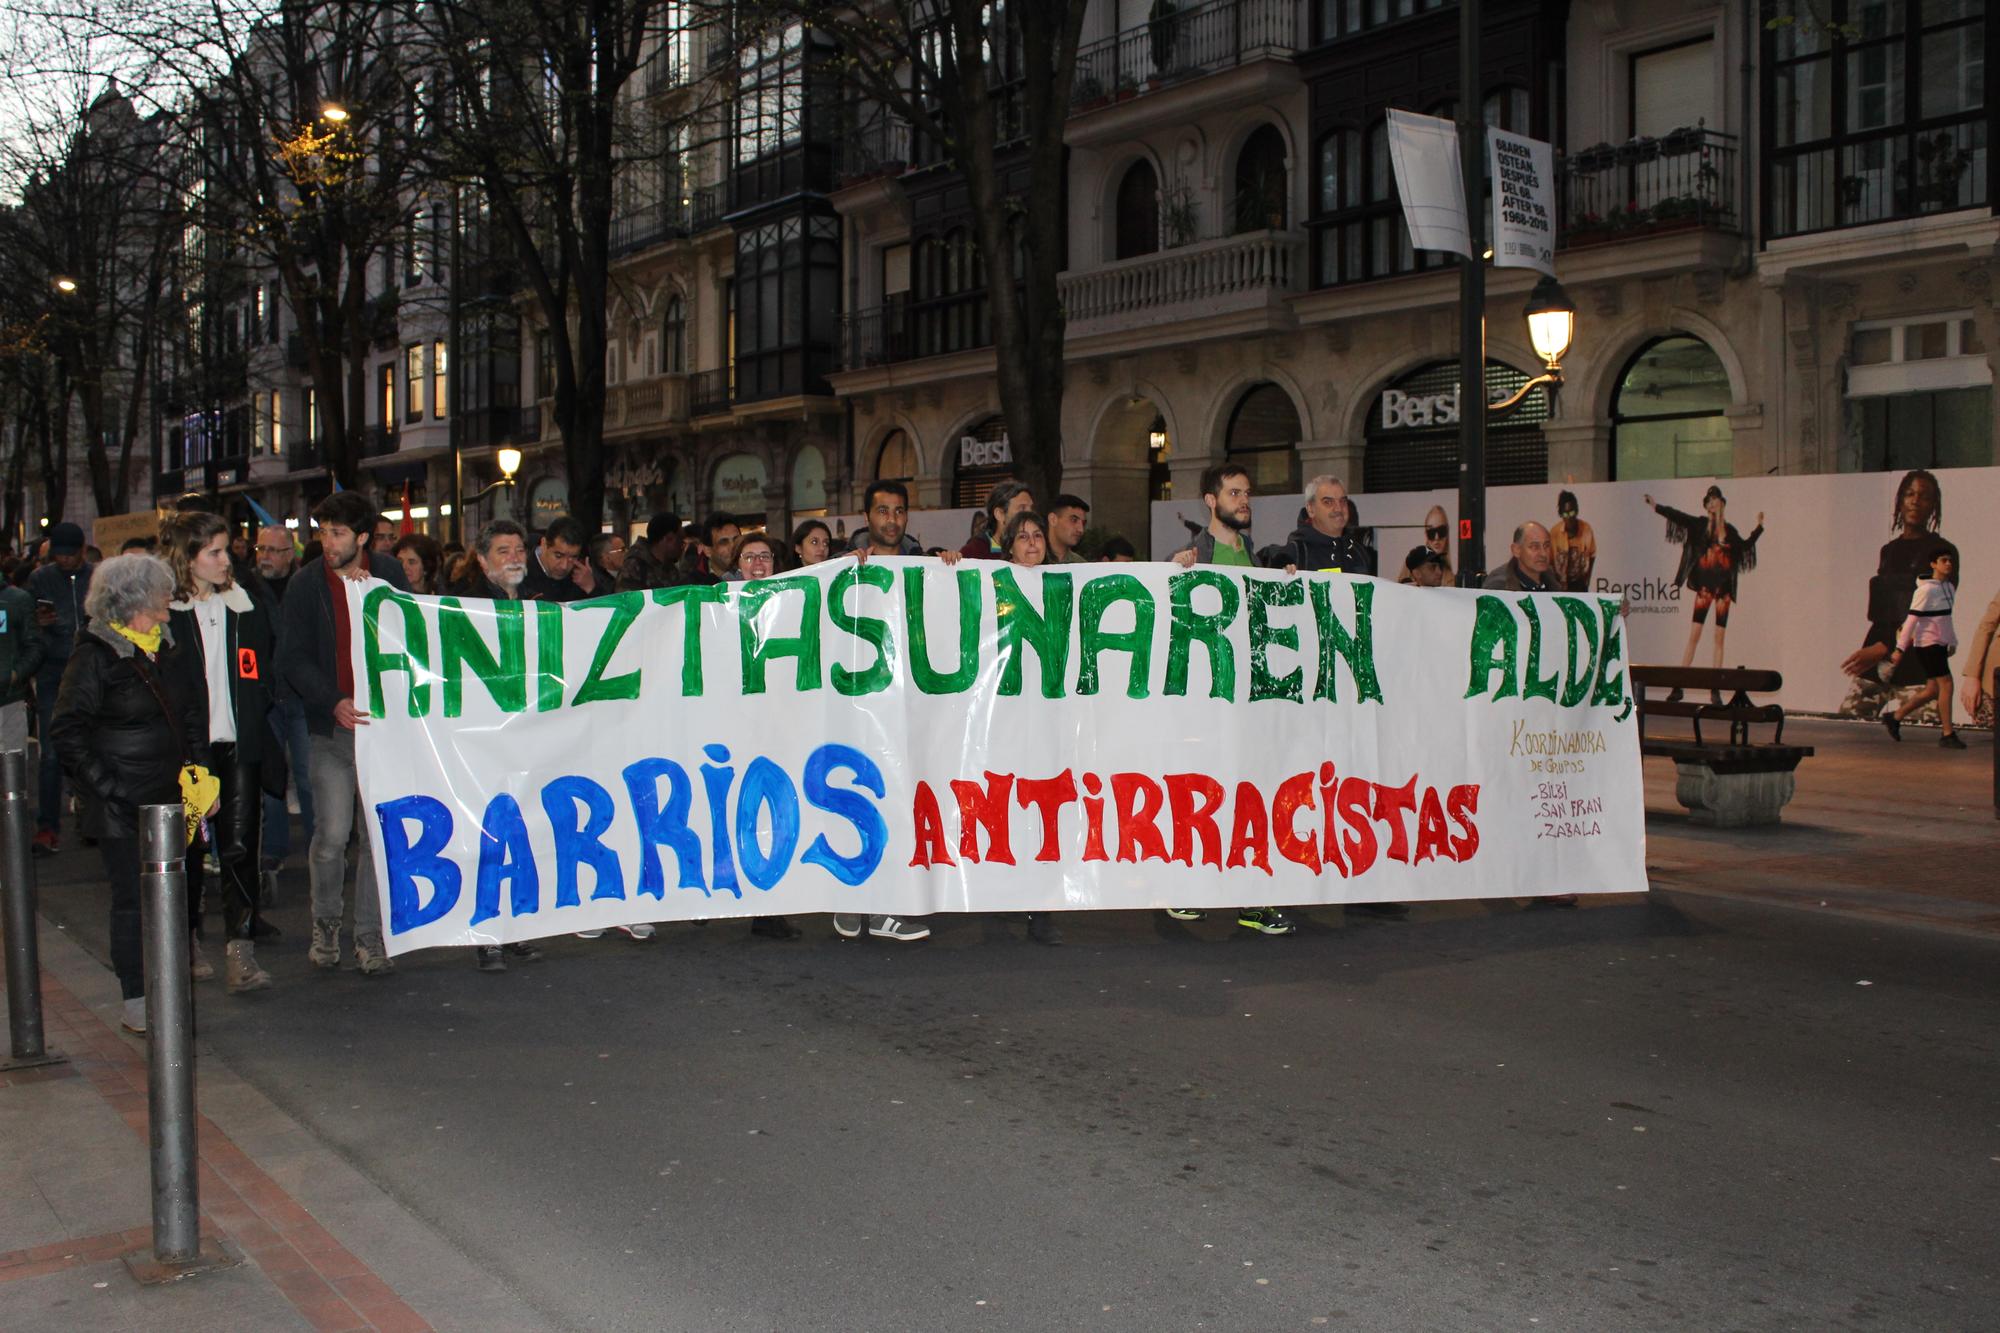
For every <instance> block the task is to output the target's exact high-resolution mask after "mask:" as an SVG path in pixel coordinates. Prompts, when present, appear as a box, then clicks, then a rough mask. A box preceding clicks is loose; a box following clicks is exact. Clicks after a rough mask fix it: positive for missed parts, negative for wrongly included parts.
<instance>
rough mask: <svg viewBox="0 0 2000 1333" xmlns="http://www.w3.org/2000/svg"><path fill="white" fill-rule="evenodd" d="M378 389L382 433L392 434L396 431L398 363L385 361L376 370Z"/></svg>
mask: <svg viewBox="0 0 2000 1333" xmlns="http://www.w3.org/2000/svg"><path fill="white" fill-rule="evenodd" d="M375 374H376V376H377V380H378V383H377V388H378V389H379V391H380V397H379V399H378V404H379V406H380V409H381V415H382V431H383V433H384V434H389V433H392V432H393V431H394V430H395V429H396V363H395V362H394V361H384V362H383V363H382V364H381V365H380V366H379V367H377V368H376V371H375Z"/></svg>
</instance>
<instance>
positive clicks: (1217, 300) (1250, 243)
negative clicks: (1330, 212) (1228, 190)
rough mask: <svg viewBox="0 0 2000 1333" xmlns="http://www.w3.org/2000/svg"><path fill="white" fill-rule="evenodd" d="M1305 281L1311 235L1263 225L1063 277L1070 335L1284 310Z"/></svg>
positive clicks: (1059, 283) (1115, 331) (1064, 308)
mask: <svg viewBox="0 0 2000 1333" xmlns="http://www.w3.org/2000/svg"><path fill="white" fill-rule="evenodd" d="M1305 280H1306V241H1305V237H1303V236H1302V235H1299V234H1298V233H1296V232H1291V231H1263V230H1260V231H1249V232H1244V233H1241V234H1239V235H1235V236H1222V237H1217V238H1215V239H1213V240H1206V241H1195V242H1193V243H1191V244H1188V245H1180V246H1175V247H1173V248H1171V249H1166V250H1161V251H1159V252H1157V253H1155V254H1148V255H1139V256H1136V257H1134V258H1131V259H1120V260H1115V261H1113V262H1111V263H1108V264H1103V265H1100V266H1099V267H1097V268H1093V269H1084V270H1077V271H1072V272H1069V273H1065V274H1063V275H1062V276H1061V277H1060V278H1058V279H1057V283H1058V290H1059V291H1060V292H1061V295H1062V304H1063V311H1064V313H1065V314H1066V315H1067V316H1068V321H1069V322H1068V330H1067V333H1068V336H1069V337H1070V338H1087V337H1090V336H1092V335H1095V334H1102V333H1119V332H1126V331H1130V330H1134V329H1140V328H1146V327H1150V326H1154V325H1161V324H1176V323H1180V322H1182V321H1186V320H1194V319H1210V318H1213V317H1215V316H1231V315H1235V316H1244V315H1255V314H1257V313H1258V312H1264V313H1272V312H1276V311H1280V310H1282V309H1283V307H1284V305H1285V303H1286V301H1287V300H1288V299H1289V298H1290V297H1291V296H1292V295H1293V294H1294V293H1296V292H1298V291H1300V290H1302V289H1303V287H1304V285H1305Z"/></svg>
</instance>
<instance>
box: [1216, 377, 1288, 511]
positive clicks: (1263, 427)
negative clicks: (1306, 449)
mask: <svg viewBox="0 0 2000 1333" xmlns="http://www.w3.org/2000/svg"><path fill="white" fill-rule="evenodd" d="M1303 434H1304V432H1302V431H1301V430H1300V429H1299V414H1298V411H1297V409H1295V408H1294V407H1293V406H1292V398H1291V395H1290V394H1288V393H1286V392H1285V391H1284V390H1283V389H1281V388H1279V387H1278V386H1277V385H1275V384H1272V383H1269V382H1268V381H1267V382H1265V383H1263V384H1257V385H1253V386H1251V387H1250V388H1249V389H1248V390H1246V391H1245V392H1244V394H1243V397H1242V398H1240V399H1238V400H1237V403H1236V410H1235V411H1234V412H1232V413H1231V414H1230V416H1229V434H1228V437H1227V445H1226V448H1227V451H1228V455H1229V461H1230V462H1232V463H1235V464H1237V465H1238V466H1240V467H1243V468H1245V469H1247V470H1248V471H1249V473H1250V488H1251V493H1252V494H1253V495H1271V494H1277V493H1282V492H1286V491H1296V490H1297V489H1298V488H1299V448H1298V446H1299V439H1300V438H1301V436H1302V435H1303Z"/></svg>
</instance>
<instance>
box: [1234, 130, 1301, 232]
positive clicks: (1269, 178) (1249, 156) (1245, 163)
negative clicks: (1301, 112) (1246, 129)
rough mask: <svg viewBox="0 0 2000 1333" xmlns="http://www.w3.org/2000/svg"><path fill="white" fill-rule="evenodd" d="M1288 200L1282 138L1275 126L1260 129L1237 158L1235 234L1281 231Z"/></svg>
mask: <svg viewBox="0 0 2000 1333" xmlns="http://www.w3.org/2000/svg"><path fill="white" fill-rule="evenodd" d="M1289 200H1290V188H1289V185H1288V183H1287V181H1286V177H1285V136H1284V135H1282V134H1280V133H1278V131H1277V128H1276V127H1275V126H1271V125H1259V126H1258V127H1257V128H1256V129H1255V130H1253V131H1251V134H1250V137H1249V138H1248V139H1245V140H1244V141H1243V147H1242V149H1241V150H1239V151H1238V152H1237V154H1236V227H1235V231H1236V232H1237V233H1239V234H1240V233H1242V232H1246V231H1265V230H1269V231H1283V230H1284V229H1285V219H1286V218H1287V217H1288V216H1289V215H1290V211H1291V210H1290V206H1289Z"/></svg>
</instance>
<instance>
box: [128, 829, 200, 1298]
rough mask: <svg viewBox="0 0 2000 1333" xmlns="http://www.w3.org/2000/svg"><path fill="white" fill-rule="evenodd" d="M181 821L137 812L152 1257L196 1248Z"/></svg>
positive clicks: (162, 1258)
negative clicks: (143, 934)
mask: <svg viewBox="0 0 2000 1333" xmlns="http://www.w3.org/2000/svg"><path fill="white" fill-rule="evenodd" d="M186 853H187V824H186V822H185V818H184V816H183V815H182V813H181V807H180V806H179V805H177V804H176V805H149V806H145V807H143V808H142V809H141V810H140V811H139V892H140V894H141V895H142V898H143V900H144V904H145V919H146V1033H147V1037H148V1039H149V1041H148V1046H149V1055H148V1059H147V1062H146V1104H147V1115H148V1120H149V1122H150V1124H151V1126H152V1155H153V1258H154V1260H155V1261H157V1262H158V1263H161V1264H191V1263H193V1262H195V1260H196V1259H197V1258H198V1257H199V1255H200V1252H201V1222H200V1213H201V1204H200V1197H199V1194H198V1193H197V1187H196V1179H195V1119H194V996H193V991H192V987H191V984H190V982H189V979H188V912H187V868H186V864H185V861H184V859H183V858H184V857H185V856H186Z"/></svg>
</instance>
